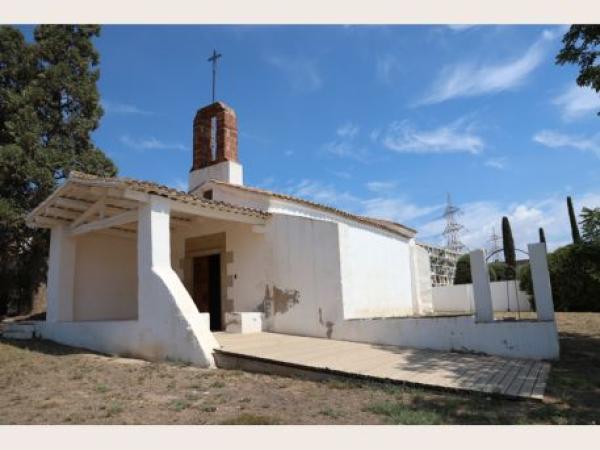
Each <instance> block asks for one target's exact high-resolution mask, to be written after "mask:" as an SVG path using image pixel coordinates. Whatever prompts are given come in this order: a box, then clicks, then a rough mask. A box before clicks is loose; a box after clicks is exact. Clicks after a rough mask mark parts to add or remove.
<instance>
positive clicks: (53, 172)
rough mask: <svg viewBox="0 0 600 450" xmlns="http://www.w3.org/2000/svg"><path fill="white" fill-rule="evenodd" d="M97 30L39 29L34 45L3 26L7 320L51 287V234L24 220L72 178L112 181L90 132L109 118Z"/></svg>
mask: <svg viewBox="0 0 600 450" xmlns="http://www.w3.org/2000/svg"><path fill="white" fill-rule="evenodd" d="M99 33H100V27H99V26H96V25H40V26H37V27H36V28H35V30H34V41H33V42H32V43H27V42H26V41H25V39H24V37H23V35H22V34H21V32H20V31H18V30H17V29H15V28H13V27H10V26H0V314H4V313H6V310H7V306H8V305H9V304H11V305H13V306H14V309H16V310H17V311H18V312H24V311H26V310H27V309H28V308H29V306H30V301H31V297H32V293H33V292H34V291H35V289H36V288H37V287H38V285H39V284H40V283H41V282H43V281H44V279H45V273H46V268H47V267H46V259H47V254H48V240H49V239H48V233H47V232H46V231H44V230H32V229H29V228H27V227H26V226H25V223H24V217H25V215H26V214H27V213H28V212H29V211H30V210H31V209H32V208H33V207H35V206H36V205H37V204H39V203H40V202H41V201H42V200H43V199H44V198H46V197H47V196H48V195H49V194H50V193H51V192H52V191H53V190H54V189H56V187H57V186H58V185H59V184H60V183H61V182H62V180H63V179H64V178H65V177H66V176H68V173H69V171H71V170H73V169H76V170H81V171H84V172H89V173H93V174H97V175H102V176H113V175H115V174H116V167H115V165H114V164H113V162H112V161H111V160H110V159H109V158H108V157H106V156H105V155H104V153H102V151H101V150H100V149H98V148H96V147H95V145H94V143H93V142H92V139H91V133H92V131H94V130H95V129H96V128H97V127H98V123H99V120H100V118H101V116H102V109H101V107H100V104H99V100H100V97H99V93H98V89H97V86H96V83H97V81H98V77H99V71H98V67H97V66H98V63H99V55H98V52H97V51H96V49H95V48H94V45H93V42H92V40H93V38H94V37H96V36H98V35H99Z"/></svg>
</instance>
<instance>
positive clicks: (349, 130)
mask: <svg viewBox="0 0 600 450" xmlns="http://www.w3.org/2000/svg"><path fill="white" fill-rule="evenodd" d="M358 131H359V127H358V125H355V124H353V123H352V122H348V123H346V124H344V125H342V126H340V127H339V128H338V129H337V130H336V134H337V135H338V136H339V137H342V138H349V139H354V138H355V137H356V135H357V134H358Z"/></svg>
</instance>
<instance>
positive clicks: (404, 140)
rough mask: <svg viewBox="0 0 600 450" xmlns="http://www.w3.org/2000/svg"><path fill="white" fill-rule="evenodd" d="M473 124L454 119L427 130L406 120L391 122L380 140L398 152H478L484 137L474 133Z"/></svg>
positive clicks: (481, 148) (482, 144) (385, 145)
mask: <svg viewBox="0 0 600 450" xmlns="http://www.w3.org/2000/svg"><path fill="white" fill-rule="evenodd" d="M473 128H474V126H473V125H472V124H466V123H464V121H463V120H457V121H455V122H452V123H450V124H448V125H444V126H441V127H438V128H434V129H430V130H417V129H416V128H414V127H413V126H412V125H411V124H410V123H409V122H408V121H406V120H404V121H401V122H394V123H392V124H391V125H390V126H389V127H388V128H387V130H386V131H385V132H384V134H383V135H382V137H381V143H382V144H383V146H384V147H386V148H388V149H389V150H393V151H395V152H399V153H460V152H466V153H472V154H476V153H480V152H481V151H482V150H483V148H484V146H485V145H484V142H483V139H482V138H481V137H480V136H478V135H477V134H475V132H474V130H473Z"/></svg>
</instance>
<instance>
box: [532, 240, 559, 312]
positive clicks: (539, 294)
mask: <svg viewBox="0 0 600 450" xmlns="http://www.w3.org/2000/svg"><path fill="white" fill-rule="evenodd" d="M527 248H528V250H529V267H530V268H531V281H532V284H533V295H534V296H535V307H536V311H537V317H538V320H554V303H553V301H552V287H551V285H550V273H549V271H548V259H547V258H546V244H544V243H538V244H529V245H528V246H527Z"/></svg>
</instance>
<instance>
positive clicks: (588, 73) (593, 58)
mask: <svg viewBox="0 0 600 450" xmlns="http://www.w3.org/2000/svg"><path fill="white" fill-rule="evenodd" d="M562 42H563V48H562V49H561V50H560V51H559V53H558V55H557V56H556V63H557V64H560V65H564V64H577V65H579V75H578V76H577V84H578V85H579V86H589V87H590V88H592V89H594V90H595V91H596V92H600V64H598V62H597V60H598V57H599V56H600V25H571V27H570V28H569V31H567V32H566V33H565V35H564V36H563V39H562ZM598 115H600V112H598Z"/></svg>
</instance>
